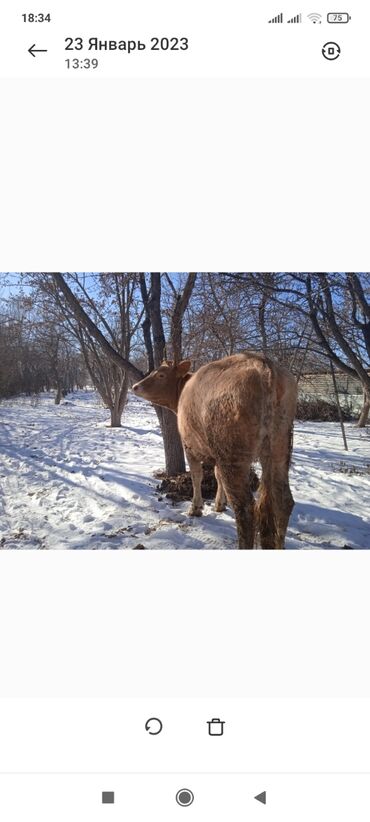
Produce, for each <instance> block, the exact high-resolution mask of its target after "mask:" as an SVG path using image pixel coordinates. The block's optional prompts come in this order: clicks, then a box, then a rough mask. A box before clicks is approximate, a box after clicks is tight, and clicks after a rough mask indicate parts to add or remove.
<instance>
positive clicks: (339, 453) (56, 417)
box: [0, 391, 370, 549]
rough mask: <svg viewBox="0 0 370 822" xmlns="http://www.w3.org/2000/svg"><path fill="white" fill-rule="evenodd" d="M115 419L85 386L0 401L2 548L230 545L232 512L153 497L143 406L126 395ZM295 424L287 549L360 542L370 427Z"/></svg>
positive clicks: (156, 460) (369, 518)
mask: <svg viewBox="0 0 370 822" xmlns="http://www.w3.org/2000/svg"><path fill="white" fill-rule="evenodd" d="M123 423H124V424H123V427H122V428H121V429H112V428H109V427H108V426H109V413H108V412H107V410H106V409H104V408H102V406H101V403H100V401H99V398H98V397H97V396H96V394H95V393H94V392H92V391H90V392H88V391H86V392H77V393H75V394H73V395H70V396H69V397H68V398H67V400H66V401H65V402H64V403H62V404H61V405H60V406H55V405H54V402H53V397H52V396H51V395H48V394H45V395H42V396H41V397H39V398H29V397H21V398H17V399H12V400H8V401H6V402H3V403H1V405H0V482H1V486H0V546H1V547H2V548H3V549H7V548H44V549H50V548H54V549H64V548H94V549H96V548H99V549H112V548H114V549H117V548H120V549H121V548H129V549H132V548H136V547H137V546H144V547H145V548H146V549H151V548H152V549H160V548H163V549H164V548H185V549H188V548H195V549H200V548H205V549H217V548H218V549H219V548H235V547H236V531H235V522H234V518H233V515H232V513H231V511H230V509H227V511H226V512H225V513H223V514H216V513H215V512H214V511H213V505H212V504H210V503H206V505H205V510H204V516H203V517H202V518H195V517H193V518H189V517H188V516H187V514H186V510H187V508H188V507H189V504H188V503H186V504H185V503H184V504H181V505H176V506H175V507H174V506H173V505H172V503H171V502H170V501H169V500H167V499H165V498H163V499H162V500H159V499H158V493H156V485H157V482H158V481H157V480H156V479H155V478H154V477H153V472H154V471H156V470H158V469H161V468H163V451H162V444H161V436H160V432H159V428H158V423H157V418H156V415H155V413H154V410H153V408H152V407H151V406H150V405H149V404H148V403H146V402H145V401H143V400H139V399H138V398H136V397H134V396H131V397H130V401H129V403H128V406H127V409H126V412H125V416H124V420H123ZM346 431H347V437H348V445H349V451H348V453H346V452H345V451H344V450H343V444H342V440H341V434H340V428H339V425H337V424H335V423H296V427H295V437H294V455H293V464H292V469H291V485H292V491H293V496H294V498H295V501H296V505H295V508H294V511H293V515H292V517H291V521H290V525H289V530H288V537H287V548H292V549H295V548H299V549H302V548H370V467H369V466H370V428H369V427H368V428H367V429H365V430H359V429H357V428H355V427H354V426H353V425H351V424H347V425H346Z"/></svg>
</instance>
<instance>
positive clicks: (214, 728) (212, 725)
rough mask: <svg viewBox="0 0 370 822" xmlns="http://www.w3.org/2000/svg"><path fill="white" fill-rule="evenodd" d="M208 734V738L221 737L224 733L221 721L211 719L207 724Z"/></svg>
mask: <svg viewBox="0 0 370 822" xmlns="http://www.w3.org/2000/svg"><path fill="white" fill-rule="evenodd" d="M207 725H208V733H209V735H210V736H222V735H223V732H224V725H225V723H224V722H222V721H221V719H211V720H209V722H207Z"/></svg>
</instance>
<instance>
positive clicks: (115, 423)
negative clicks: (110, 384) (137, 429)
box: [110, 379, 128, 428]
mask: <svg viewBox="0 0 370 822" xmlns="http://www.w3.org/2000/svg"><path fill="white" fill-rule="evenodd" d="M127 392H128V380H127V379H126V380H125V381H124V383H123V385H122V387H121V390H120V391H119V392H117V393H118V396H117V397H116V399H115V401H114V403H113V405H112V406H110V426H111V428H121V421H122V414H123V409H124V407H125V405H126V402H127Z"/></svg>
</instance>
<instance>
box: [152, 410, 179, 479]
mask: <svg viewBox="0 0 370 822" xmlns="http://www.w3.org/2000/svg"><path fill="white" fill-rule="evenodd" d="M155 410H156V412H157V416H158V419H159V423H160V426H161V431H162V437H163V445H164V454H165V461H166V474H167V476H168V477H174V476H176V474H183V473H184V471H185V457H184V449H183V447H182V442H181V439H180V434H179V430H178V427H177V417H176V414H174V413H173V411H169V410H168V408H160V407H159V406H158V405H157V406H155Z"/></svg>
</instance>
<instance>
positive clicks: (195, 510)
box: [188, 505, 203, 517]
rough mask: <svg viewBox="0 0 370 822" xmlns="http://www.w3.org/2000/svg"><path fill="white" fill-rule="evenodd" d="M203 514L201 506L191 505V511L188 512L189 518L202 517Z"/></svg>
mask: <svg viewBox="0 0 370 822" xmlns="http://www.w3.org/2000/svg"><path fill="white" fill-rule="evenodd" d="M202 514H203V510H202V508H200V507H199V506H194V505H191V506H190V508H189V510H188V516H189V517H201V516H202Z"/></svg>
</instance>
